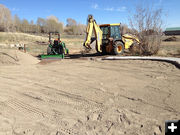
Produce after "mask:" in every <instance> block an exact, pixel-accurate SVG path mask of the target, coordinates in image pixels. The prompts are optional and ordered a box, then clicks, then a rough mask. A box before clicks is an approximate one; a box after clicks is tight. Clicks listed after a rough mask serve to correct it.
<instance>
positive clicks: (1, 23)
mask: <svg viewBox="0 0 180 135" xmlns="http://www.w3.org/2000/svg"><path fill="white" fill-rule="evenodd" d="M11 27H12V16H11V12H10V10H9V9H8V8H6V7H5V6H4V5H2V4H0V30H1V31H10V28H11Z"/></svg>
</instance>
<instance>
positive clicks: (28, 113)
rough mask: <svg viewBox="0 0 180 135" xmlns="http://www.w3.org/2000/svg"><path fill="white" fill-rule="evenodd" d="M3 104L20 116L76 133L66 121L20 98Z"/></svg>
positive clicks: (67, 132) (64, 131) (74, 134)
mask: <svg viewBox="0 0 180 135" xmlns="http://www.w3.org/2000/svg"><path fill="white" fill-rule="evenodd" d="M4 104H5V105H6V106H8V107H10V108H12V109H13V110H15V111H16V113H18V114H19V115H21V116H24V117H26V119H29V120H31V121H32V120H34V121H39V120H40V121H43V123H50V124H55V125H56V127H57V128H58V129H59V130H60V131H61V132H63V133H66V134H72V135H77V134H78V131H76V130H74V129H72V128H70V127H68V126H67V123H66V122H64V121H62V120H61V119H57V118H56V117H54V116H53V115H52V114H49V113H47V112H45V111H42V110H41V109H39V108H36V107H33V106H31V105H29V104H26V103H24V102H22V101H20V100H17V99H12V100H9V101H6V102H4Z"/></svg>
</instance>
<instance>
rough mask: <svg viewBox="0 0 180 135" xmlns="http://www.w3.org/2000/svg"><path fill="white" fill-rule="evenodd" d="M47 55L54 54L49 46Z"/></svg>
mask: <svg viewBox="0 0 180 135" xmlns="http://www.w3.org/2000/svg"><path fill="white" fill-rule="evenodd" d="M47 54H48V55H51V54H52V49H51V47H49V46H48V48H47Z"/></svg>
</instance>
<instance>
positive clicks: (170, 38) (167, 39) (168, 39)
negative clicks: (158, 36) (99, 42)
mask: <svg viewBox="0 0 180 135" xmlns="http://www.w3.org/2000/svg"><path fill="white" fill-rule="evenodd" d="M163 41H166V42H167V41H177V37H175V36H173V37H168V38H166V39H164V40H163Z"/></svg>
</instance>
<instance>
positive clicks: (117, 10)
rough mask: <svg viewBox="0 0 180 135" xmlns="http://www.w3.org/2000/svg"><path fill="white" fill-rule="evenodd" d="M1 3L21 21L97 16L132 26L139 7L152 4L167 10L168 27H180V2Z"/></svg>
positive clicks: (9, 0) (13, 0)
mask: <svg viewBox="0 0 180 135" xmlns="http://www.w3.org/2000/svg"><path fill="white" fill-rule="evenodd" d="M0 4H3V5H5V6H6V7H8V8H9V9H10V10H11V13H12V14H13V15H14V14H17V15H18V16H19V17H20V18H21V19H23V18H26V19H28V20H29V21H30V20H34V21H36V19H37V18H38V17H42V18H46V17H47V16H50V15H55V16H57V17H58V19H59V20H60V21H62V22H64V23H65V24H66V19H67V18H73V19H75V20H76V21H77V22H78V23H82V24H86V19H87V16H88V14H93V15H94V18H95V19H96V21H97V22H98V23H99V24H102V23H119V22H121V23H126V24H128V19H129V16H131V14H133V13H134V11H135V7H136V6H137V5H146V6H147V5H149V6H153V7H154V8H162V9H163V13H164V14H165V15H164V16H163V18H164V24H165V26H164V27H177V26H180V7H179V6H180V0H0Z"/></svg>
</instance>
